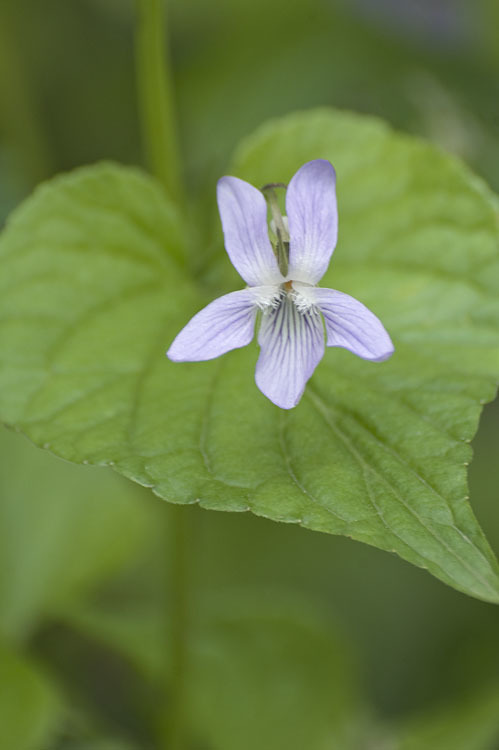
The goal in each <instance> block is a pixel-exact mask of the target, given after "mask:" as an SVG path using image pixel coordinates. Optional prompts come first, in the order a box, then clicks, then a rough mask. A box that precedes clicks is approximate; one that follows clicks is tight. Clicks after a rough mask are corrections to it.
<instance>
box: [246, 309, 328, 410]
mask: <svg viewBox="0 0 499 750" xmlns="http://www.w3.org/2000/svg"><path fill="white" fill-rule="evenodd" d="M258 343H259V344H260V346H261V348H262V349H261V352H260V356H259V358H258V362H257V364H256V373H255V380H256V384H257V386H258V387H259V389H260V390H261V391H262V393H263V394H264V395H265V396H267V398H269V399H270V400H271V401H273V402H274V404H276V405H277V406H280V407H281V409H292V408H293V406H296V405H297V403H298V402H299V400H300V398H301V396H302V394H303V391H304V389H305V385H306V383H307V380H308V379H309V378H310V377H311V375H312V373H313V371H314V370H315V368H316V367H317V365H318V363H319V362H320V360H321V359H322V356H323V354H324V329H323V325H322V320H321V318H320V315H318V314H317V312H315V311H313V310H310V311H308V312H306V313H301V312H299V311H298V309H297V308H296V305H295V304H294V303H293V302H292V301H291V300H290V298H289V297H288V296H287V295H286V296H285V297H284V298H283V299H282V301H281V304H280V305H279V307H278V308H277V309H269V310H267V311H266V312H264V313H263V314H262V324H261V327H260V332H259V334H258Z"/></svg>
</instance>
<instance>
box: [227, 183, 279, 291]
mask: <svg viewBox="0 0 499 750" xmlns="http://www.w3.org/2000/svg"><path fill="white" fill-rule="evenodd" d="M217 200H218V210H219V211H220V218H221V220H222V228H223V231H224V237H225V249H226V250H227V253H228V254H229V258H230V259H231V261H232V265H233V266H234V268H235V269H236V270H237V272H238V273H239V274H240V275H241V276H242V278H243V279H244V280H245V282H246V283H247V284H249V285H250V286H260V285H265V284H279V282H280V281H282V275H281V273H280V271H279V267H278V265H277V260H276V257H275V255H274V251H273V249H272V245H271V244H270V239H269V232H268V225H267V203H266V201H265V198H264V197H263V194H262V193H261V192H260V191H259V190H257V189H256V188H255V187H253V185H250V184H249V182H245V181H244V180H240V179H238V178H237V177H222V178H221V179H220V180H219V181H218V185H217Z"/></svg>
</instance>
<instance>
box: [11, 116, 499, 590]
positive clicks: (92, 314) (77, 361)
mask: <svg viewBox="0 0 499 750" xmlns="http://www.w3.org/2000/svg"><path fill="white" fill-rule="evenodd" d="M318 157H324V158H329V159H330V160H331V161H333V163H334V164H335V166H336V167H337V171H338V193H339V206H340V242H339V245H338V248H337V250H336V253H335V257H334V260H333V263H332V267H331V270H330V271H329V272H328V274H327V275H326V277H325V279H324V281H323V285H324V286H331V287H333V288H338V289H341V290H342V291H344V292H347V293H349V294H352V295H354V296H356V297H358V298H359V299H361V300H362V301H363V302H364V303H366V304H367V305H368V306H369V307H371V308H372V309H373V310H374V312H375V313H376V314H378V315H379V316H380V318H381V319H382V320H383V322H384V323H385V325H386V326H387V328H388V330H389V331H390V333H391V334H392V337H393V339H394V341H395V345H396V354H395V355H394V357H393V358H392V359H391V360H390V361H389V362H386V363H383V364H374V363H368V362H365V361H363V360H360V359H357V358H356V357H354V356H353V355H351V354H350V353H348V352H346V351H342V350H329V351H328V352H327V353H326V356H325V358H324V361H323V362H322V363H321V364H320V366H319V368H318V369H317V371H316V374H315V375H314V377H313V379H312V381H311V382H310V384H309V386H308V387H307V391H306V394H305V397H304V398H303V400H302V402H301V404H300V405H299V406H298V407H297V408H296V409H294V410H293V411H291V412H282V411H280V410H279V409H278V408H277V407H274V406H273V405H272V404H271V403H270V402H268V401H267V400H266V399H265V398H264V397H263V396H262V395H261V394H260V393H259V392H258V391H257V389H256V387H255V385H254V375H253V372H254V363H255V359H256V347H255V346H254V347H248V348H246V349H244V350H238V351H235V352H232V353H229V354H228V355H226V356H224V357H223V358H221V359H219V360H216V361H213V362H207V363H202V364H198V363H195V364H183V365H180V364H172V363H171V362H168V361H167V360H166V358H165V357H164V350H165V349H166V347H167V346H168V345H169V343H170V342H171V340H172V339H173V337H174V335H175V334H176V333H177V332H178V330H179V329H180V328H181V327H182V325H184V324H185V323H186V322H187V320H188V319H189V317H190V316H191V315H192V313H194V312H195V311H196V310H197V309H199V308H200V307H201V306H202V304H203V303H204V302H205V301H207V300H206V298H205V297H201V294H200V290H199V288H196V287H195V286H194V285H193V283H192V282H191V281H190V280H189V279H188V277H187V273H186V269H185V262H184V260H183V258H184V256H185V251H184V248H183V245H184V243H185V242H186V232H185V230H182V226H181V222H180V219H179V217H178V216H177V214H176V213H175V211H174V209H173V208H172V207H171V205H170V204H169V203H168V201H167V199H166V197H165V196H164V194H163V193H162V191H161V189H160V187H159V186H157V184H156V183H155V182H154V181H153V180H151V179H150V178H147V177H146V176H144V175H141V174H140V173H139V172H137V171H135V170H130V169H124V168H119V167H113V166H110V165H104V166H98V167H94V168H87V169H84V170H81V171H78V172H77V173H75V174H73V175H70V176H68V177H64V178H60V179H57V180H55V181H54V182H53V183H52V184H49V185H47V186H45V187H44V188H42V189H41V190H39V191H38V192H37V193H35V195H34V196H33V198H32V199H30V200H29V201H28V202H26V204H25V205H24V206H23V207H21V208H20V209H19V210H18V211H17V213H16V214H15V215H14V217H13V219H12V220H11V222H10V224H9V225H8V227H7V229H6V231H5V233H4V235H3V238H2V240H1V242H0V259H1V262H2V267H3V269H4V274H3V276H2V280H1V282H0V284H1V288H0V292H1V294H0V319H1V321H2V324H1V327H0V358H1V359H0V394H1V395H0V414H2V416H3V418H4V419H5V420H6V421H7V422H9V423H10V424H15V425H16V426H18V427H19V428H21V429H22V430H24V431H25V432H27V433H28V434H29V435H30V437H31V438H32V439H33V440H34V441H35V442H37V443H39V444H42V445H45V447H49V448H50V449H51V450H53V451H54V452H56V453H58V454H60V455H62V456H64V457H65V458H67V459H70V460H72V461H84V460H86V461H89V462H91V463H100V464H108V465H113V466H114V467H115V468H116V470H118V471H119V472H121V473H123V474H125V475H126V476H128V477H130V478H131V479H133V480H135V481H137V482H140V483H142V484H144V485H146V486H150V487H152V488H153V489H154V491H155V492H156V493H157V494H158V495H160V496H161V497H163V498H165V499H167V500H170V501H172V502H181V503H192V502H196V501H197V502H199V503H200V504H201V505H203V506H204V507H206V508H212V509H217V510H233V511H242V510H251V511H253V512H254V513H256V514H259V515H263V516H266V517H268V518H271V519H274V520H278V521H285V522H290V523H300V524H302V525H303V526H305V527H307V528H310V529H314V530H319V531H324V532H328V533H333V534H345V535H347V536H351V537H352V538H354V539H358V540H360V541H364V542H367V543H369V544H372V545H374V546H377V547H380V548H382V549H386V550H390V551H394V552H396V553H398V554H399V555H400V556H401V557H403V558H405V559H406V560H409V561H410V562H412V563H414V564H416V565H419V566H421V567H424V568H427V569H428V570H429V571H431V572H432V573H433V574H434V575H436V576H437V577H439V578H440V579H441V580H443V581H445V582H446V583H448V584H450V585H452V586H454V587H455V588H457V589H459V590H461V591H465V592H467V593H469V594H471V595H473V596H477V597H479V598H482V599H485V600H488V601H493V602H498V601H499V572H498V571H499V569H498V565H497V562H496V560H495V558H494V556H493V554H492V552H491V550H490V548H489V546H488V544H487V542H486V540H485V538H484V536H483V534H482V532H481V530H480V528H479V526H478V524H477V522H476V520H475V518H474V516H473V514H472V511H471V508H470V506H469V503H468V500H467V486H466V464H467V463H468V462H469V461H470V458H471V450H470V447H469V441H470V439H471V438H472V436H473V434H474V433H475V431H476V427H477V424H478V418H479V414H480V409H481V405H482V404H483V403H484V402H485V401H487V400H489V399H491V398H492V397H493V395H494V392H495V384H496V381H497V376H498V373H499V333H498V330H499V301H498V300H499V297H498V294H497V292H498V288H499V263H498V252H497V248H498V230H497V220H496V212H495V203H494V202H493V199H492V196H491V194H490V193H489V192H488V191H487V189H486V188H485V186H483V185H482V183H480V182H479V181H478V180H477V179H476V178H475V177H474V176H473V175H472V174H470V173H469V172H468V171H467V170H466V169H465V168H464V167H463V166H462V165H460V164H459V163H457V162H456V161H455V160H453V159H451V158H450V157H447V156H445V155H443V154H441V153H440V152H438V151H436V150H435V149H434V148H432V147H431V146H429V145H427V144H425V143H422V142H420V141H418V140H414V139H410V138H408V137H404V136H400V135H397V134H394V133H392V132H391V131H390V130H389V129H388V128H387V127H386V126H384V125H383V124H382V123H380V122H378V121H376V120H372V119H370V118H364V117H358V116H355V115H349V114H342V113H338V112H334V111H329V110H319V111H313V112H309V113H302V114H298V115H292V116H290V117H288V118H284V119H283V120H281V121H275V122H273V123H271V124H269V125H268V126H266V127H264V128H263V129H262V130H261V131H259V132H258V133H257V134H256V135H255V136H253V137H252V138H251V139H249V140H248V141H247V143H246V144H245V145H244V146H243V147H242V149H241V150H240V151H239V154H238V155H237V158H236V161H235V165H234V167H233V169H232V170H231V171H233V172H235V173H237V174H239V176H242V177H244V178H246V179H249V180H250V181H252V182H254V183H255V184H257V185H260V184H263V183H265V182H268V181H269V180H272V181H274V180H277V181H281V180H284V181H285V180H288V179H289V177H290V176H291V174H292V173H293V172H294V171H295V170H296V169H297V167H298V166H300V164H302V163H303V162H304V161H306V160H307V159H312V158H318ZM198 252H199V253H202V252H203V248H198ZM222 252H223V250H222V247H221V245H220V253H222ZM222 286H223V285H222ZM220 291H221V292H224V291H230V289H228V288H226V287H223V288H221V289H220ZM235 417H236V418H235Z"/></svg>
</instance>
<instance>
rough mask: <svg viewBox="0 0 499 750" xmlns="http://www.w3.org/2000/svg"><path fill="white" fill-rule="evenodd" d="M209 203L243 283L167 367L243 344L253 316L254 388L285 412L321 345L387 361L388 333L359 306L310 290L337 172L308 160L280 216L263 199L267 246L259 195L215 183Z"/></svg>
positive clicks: (185, 336)
mask: <svg viewBox="0 0 499 750" xmlns="http://www.w3.org/2000/svg"><path fill="white" fill-rule="evenodd" d="M269 187H270V188H271V187H272V186H269ZM269 192H270V193H272V191H271V190H270V191H269ZM217 198H218V208H219V211H220V217H221V220H222V227H223V231H224V237H225V247H226V249H227V252H228V254H229V257H230V260H231V261H232V264H233V265H234V267H235V268H236V270H237V271H238V273H239V274H240V275H241V276H242V278H243V279H244V281H245V282H246V283H247V285H248V286H247V287H246V289H242V290H241V291H238V292H231V293H230V294H226V295H224V296H223V297H219V299H216V300H215V301H214V302H211V303H210V304H209V305H207V307H205V308H204V309H203V310H201V311H200V312H198V313H197V315H195V316H194V317H193V318H192V320H191V321H190V322H189V323H188V324H187V325H186V326H185V328H183V329H182V331H180V333H179V334H178V336H177V337H176V339H175V340H174V342H173V343H172V345H171V346H170V348H169V350H168V352H167V355H168V357H169V358H170V359H171V360H173V361H174V362H199V361H203V360H208V359H214V358H215V357H219V356H220V355H222V354H225V353H226V352H228V351H230V350H231V349H237V348H239V347H242V346H246V345H247V344H249V343H250V341H251V340H252V339H253V335H254V330H255V322H256V320H257V315H258V313H259V312H260V316H261V321H260V328H259V332H258V343H259V345H260V348H261V351H260V356H259V358H258V362H257V365H256V373H255V379H256V384H257V386H258V388H259V389H260V390H261V391H262V393H263V394H264V395H265V396H267V398H269V399H270V400H271V401H273V402H274V404H276V405H277V406H280V407H281V408H282V409H291V408H293V407H294V406H296V405H297V404H298V402H299V400H300V398H301V396H302V394H303V391H304V389H305V385H306V383H307V381H308V379H309V378H310V377H311V376H312V373H313V372H314V370H315V368H316V367H317V365H318V364H319V362H320V360H321V359H322V357H323V355H324V350H325V346H326V345H327V346H340V347H344V348H345V349H349V350H350V351H351V352H353V354H357V355H358V356H359V357H362V358H363V359H369V360H372V361H374V362H382V361H383V360H385V359H387V358H388V357H390V356H391V354H393V345H392V342H391V340H390V337H389V335H388V333H387V332H386V331H385V329H384V327H383V325H382V324H381V322H380V321H379V320H378V318H377V317H376V316H375V315H374V314H373V313H372V312H371V311H370V310H368V309H367V307H365V306H364V305H363V304H362V303H361V302H359V301H358V300H356V299H354V298H353V297H350V296H349V295H348V294H343V292H338V291H336V290H334V289H321V288H318V287H317V286H316V284H317V282H318V281H320V279H321V278H322V276H323V275H324V273H325V272H326V269H327V267H328V265H329V261H330V259H331V255H332V253H333V250H334V248H335V245H336V239H337V234H338V214H337V209H336V175H335V171H334V168H333V166H332V165H331V164H330V163H329V162H328V161H325V160H323V159H317V160H315V161H311V162H308V163H307V164H304V165H303V166H302V167H301V168H300V169H299V170H298V172H296V174H295V175H294V177H293V178H292V179H291V182H290V183H289V186H288V188H287V192H286V214H287V217H282V216H280V214H279V212H278V209H277V203H276V202H275V200H274V201H271V200H269V202H270V205H271V208H272V212H273V215H274V219H273V221H272V222H271V232H272V235H275V237H276V241H275V243H274V246H273V245H272V243H271V239H270V235H269V228H268V224H267V202H266V200H265V198H264V195H263V193H262V192H261V191H260V190H257V189H256V188H255V187H253V186H252V185H250V184H249V183H248V182H245V181H244V180H240V179H238V178H237V177H222V178H221V179H220V180H219V182H218V189H217ZM324 329H325V331H324ZM325 337H326V341H325Z"/></svg>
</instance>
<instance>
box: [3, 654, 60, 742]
mask: <svg viewBox="0 0 499 750" xmlns="http://www.w3.org/2000/svg"><path fill="white" fill-rule="evenodd" d="M60 714H61V707H60V701H59V698H58V696H57V692H56V690H55V689H54V687H53V686H52V685H51V684H50V682H49V681H48V680H47V678H46V676H45V675H43V673H42V672H41V671H39V670H38V669H37V667H36V666H35V665H33V664H32V663H30V662H29V661H28V660H25V659H23V658H22V657H20V656H18V655H17V654H15V653H13V652H11V651H9V650H8V648H7V647H6V646H5V645H4V644H3V643H2V644H0V743H1V746H2V747H5V748H6V749H7V748H9V750H25V749H26V750H28V748H43V747H47V746H48V743H49V742H51V741H52V740H53V738H54V736H55V735H56V734H57V732H58V727H59V724H60Z"/></svg>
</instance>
